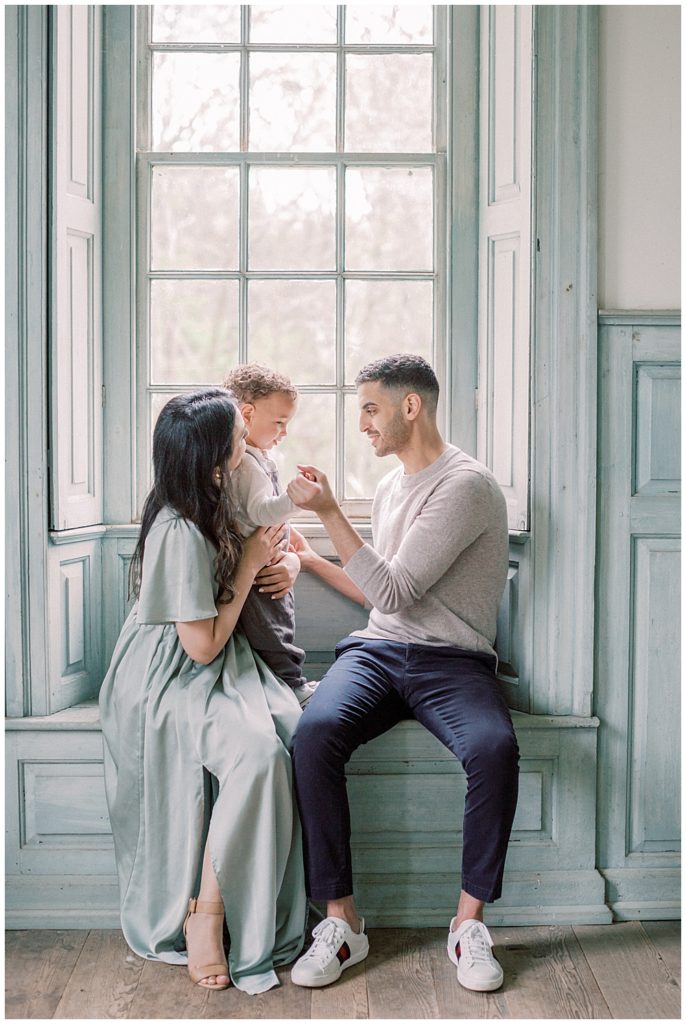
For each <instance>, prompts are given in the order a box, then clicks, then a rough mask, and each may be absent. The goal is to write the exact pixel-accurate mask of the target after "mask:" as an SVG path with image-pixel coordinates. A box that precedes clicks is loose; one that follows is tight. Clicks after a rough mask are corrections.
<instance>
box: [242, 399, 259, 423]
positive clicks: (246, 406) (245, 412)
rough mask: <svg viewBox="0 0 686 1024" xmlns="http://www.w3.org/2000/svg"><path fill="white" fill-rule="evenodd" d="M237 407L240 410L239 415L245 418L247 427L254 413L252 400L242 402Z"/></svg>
mask: <svg viewBox="0 0 686 1024" xmlns="http://www.w3.org/2000/svg"><path fill="white" fill-rule="evenodd" d="M239 409H240V410H241V416H242V417H243V419H244V420H245V425H246V427H249V426H250V425H251V423H252V418H253V416H254V415H255V406H254V405H253V403H252V402H243V403H242V405H240V406H239Z"/></svg>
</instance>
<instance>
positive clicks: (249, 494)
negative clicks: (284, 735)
mask: <svg viewBox="0 0 686 1024" xmlns="http://www.w3.org/2000/svg"><path fill="white" fill-rule="evenodd" d="M224 386H225V387H226V388H228V390H229V391H230V392H231V393H232V395H233V396H234V397H235V399H236V401H237V403H238V407H239V409H240V411H241V414H242V416H243V419H244V421H245V426H246V428H247V431H248V436H247V439H246V440H247V447H246V452H245V455H244V457H243V461H242V462H241V464H240V466H238V468H237V469H236V470H235V471H234V472H233V474H232V477H231V484H232V491H233V495H234V500H235V502H236V505H237V507H236V510H235V512H236V523H237V525H238V528H239V530H240V532H241V534H242V535H243V536H244V537H248V536H250V534H252V533H253V532H254V531H255V530H256V529H257V527H259V526H276V525H277V524H279V523H283V522H284V521H285V520H286V519H288V518H290V517H291V516H292V515H293V514H294V513H296V512H299V511H300V510H299V509H298V506H297V505H294V504H293V502H292V501H291V499H290V498H289V497H288V495H287V494H286V493H285V491H282V489H281V484H280V481H279V474H278V470H277V468H276V464H275V463H274V462H273V460H272V459H270V458H269V456H268V454H267V452H269V451H270V450H271V449H272V448H273V447H274V446H275V445H277V444H278V443H279V441H281V439H282V438H284V437H285V436H286V433H287V427H288V423H289V422H290V420H291V419H292V418H293V415H294V414H295V410H296V403H297V399H298V392H297V391H296V390H295V388H294V387H293V385H292V384H291V382H290V380H289V379H288V378H287V377H285V376H283V374H280V373H276V372H275V371H274V370H270V369H269V368H268V367H266V366H263V365H261V364H260V363H247V364H244V365H243V366H239V367H237V368H236V369H235V370H233V371H232V372H231V373H230V374H229V375H228V377H227V378H226V380H225V381H224ZM286 529H287V534H286V538H285V541H284V548H285V549H286V550H287V549H288V528H286ZM240 625H241V626H242V628H243V631H244V632H245V635H246V637H247V638H248V640H249V642H250V646H251V647H252V648H253V650H254V651H256V652H257V653H258V654H259V655H260V657H261V658H263V660H264V661H266V663H267V665H268V666H269V668H270V669H271V670H272V672H273V673H274V674H275V675H277V676H278V677H279V678H280V679H283V680H284V682H286V683H287V684H288V685H289V686H290V687H292V688H293V690H294V692H295V695H296V696H297V698H298V700H299V701H300V703H301V704H302V705H304V704H305V703H307V701H308V700H309V698H310V697H311V696H312V693H313V692H314V689H315V687H316V683H308V681H307V680H306V679H305V676H304V675H303V671H302V666H303V662H304V660H305V652H304V651H303V650H302V649H301V648H300V647H297V646H296V645H295V644H294V642H293V640H294V635H295V614H294V602H293V592H292V591H290V590H289V591H288V592H287V593H286V594H285V595H284V596H283V597H278V598H273V597H272V596H271V595H270V594H269V593H267V592H261V591H260V588H259V586H254V587H253V588H252V589H251V591H250V595H249V596H248V598H247V600H246V602H245V604H244V605H243V610H242V612H241V617H240Z"/></svg>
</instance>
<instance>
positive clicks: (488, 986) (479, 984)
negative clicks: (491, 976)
mask: <svg viewBox="0 0 686 1024" xmlns="http://www.w3.org/2000/svg"><path fill="white" fill-rule="evenodd" d="M457 980H458V981H459V983H460V985H462V988H466V989H469V991H470V992H495V990H496V989H497V988H500V986H501V985H502V983H503V981H504V978H503V977H501V978H496V979H495V981H475V980H474V978H470V979H469V981H468V982H467V981H465V980H464V978H461V977H460V968H459V967H458V968H457Z"/></svg>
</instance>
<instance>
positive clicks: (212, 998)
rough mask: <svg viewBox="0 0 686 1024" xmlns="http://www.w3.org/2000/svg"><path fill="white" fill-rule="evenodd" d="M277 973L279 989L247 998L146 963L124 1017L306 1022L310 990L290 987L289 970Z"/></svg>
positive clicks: (183, 970)
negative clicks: (215, 989) (206, 986)
mask: <svg viewBox="0 0 686 1024" xmlns="http://www.w3.org/2000/svg"><path fill="white" fill-rule="evenodd" d="M277 974H278V976H279V981H280V982H281V986H280V987H279V988H273V989H271V990H270V991H269V992H263V993H262V994H261V995H257V996H250V995H248V994H247V993H246V992H241V991H240V990H239V989H237V988H235V986H233V985H231V986H230V987H229V988H228V989H225V990H224V991H223V992H211V991H208V990H207V989H206V988H203V987H202V986H200V985H193V984H192V983H191V980H190V978H189V977H188V971H187V970H186V968H185V967H183V966H178V967H177V966H171V965H169V964H161V963H156V962H154V961H152V960H146V961H145V965H144V968H143V972H142V975H141V980H140V982H139V985H138V988H137V990H136V995H135V998H134V999H133V1001H132V1003H131V1006H130V1008H129V1012H128V1014H127V1016H128V1017H129V1018H131V1019H157V1020H160V1019H162V1020H164V1019H181V1020H183V1019H189V1020H200V1019H228V1020H232V1019H239V1020H255V1019H256V1020H270V1019H273V1020H280V1019H301V1018H302V1019H306V1020H308V1019H309V1018H310V1015H311V1013H310V1003H311V992H310V990H309V989H303V988H298V987H297V986H296V985H292V984H291V980H290V977H289V974H290V968H285V967H284V968H279V970H278V971H277Z"/></svg>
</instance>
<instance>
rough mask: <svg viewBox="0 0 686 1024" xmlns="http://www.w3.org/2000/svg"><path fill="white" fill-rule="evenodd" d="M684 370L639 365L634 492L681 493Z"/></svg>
mask: <svg viewBox="0 0 686 1024" xmlns="http://www.w3.org/2000/svg"><path fill="white" fill-rule="evenodd" d="M680 408H681V368H680V367H679V366H677V365H675V364H668V365H659V364H640V363H639V364H638V366H637V367H636V388H635V406H634V410H635V411H634V415H635V420H636V423H635V437H636V443H635V448H634V493H636V494H642V495H644V494H680V493H681V434H680V427H679V414H680Z"/></svg>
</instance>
